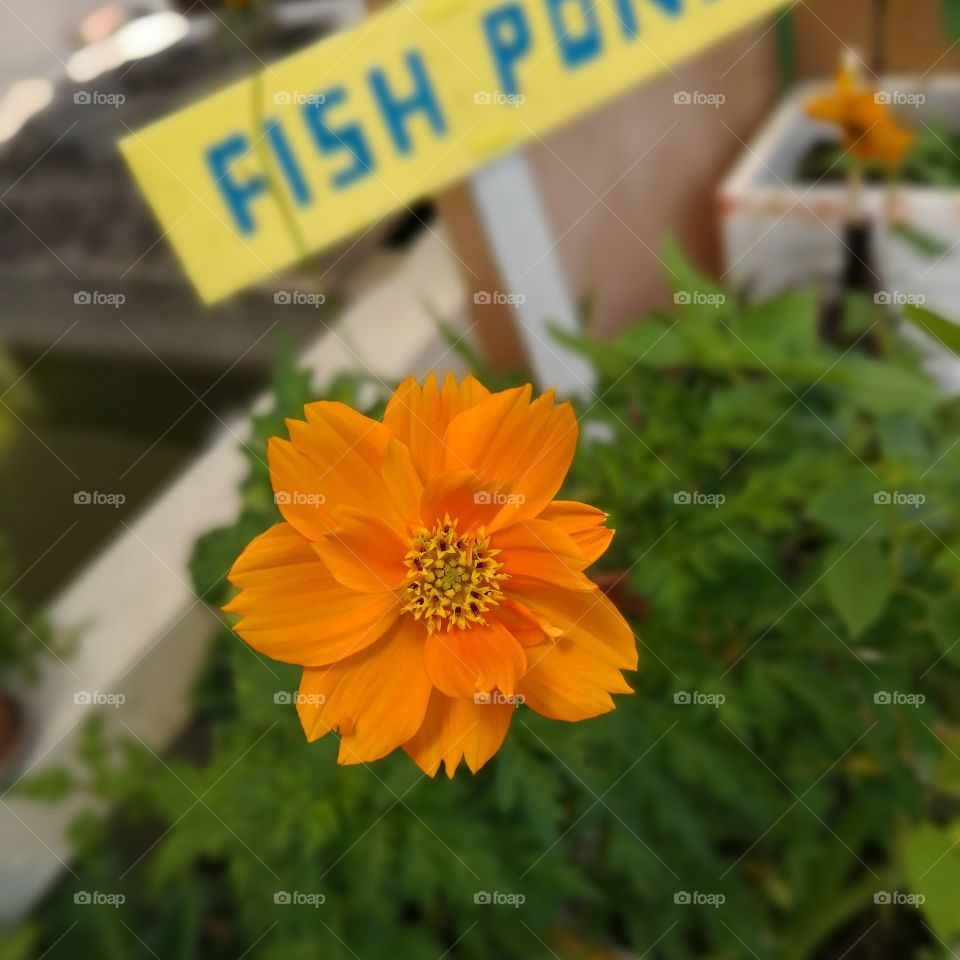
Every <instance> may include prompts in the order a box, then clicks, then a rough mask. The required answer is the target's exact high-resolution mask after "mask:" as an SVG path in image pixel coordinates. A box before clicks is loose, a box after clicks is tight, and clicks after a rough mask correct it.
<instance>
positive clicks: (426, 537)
mask: <svg viewBox="0 0 960 960" xmlns="http://www.w3.org/2000/svg"><path fill="white" fill-rule="evenodd" d="M499 553H500V551H499V550H491V549H490V538H489V537H488V536H487V534H486V533H485V532H484V529H483V527H480V528H479V529H477V530H476V531H475V532H473V533H469V534H461V533H459V532H458V531H457V521H456V520H451V519H450V516H449V514H448V515H447V516H445V517H444V518H443V520H441V521H438V523H437V525H436V527H434V529H433V530H428V529H427V528H426V527H424V528H422V529H421V530H420V531H419V532H418V533H417V535H416V536H415V537H414V538H413V542H412V543H411V549H410V552H409V553H408V554H407V556H406V558H405V561H404V562H405V563H406V565H407V585H406V597H405V600H406V603H405V604H404V608H403V609H404V610H405V611H407V612H409V613H412V614H413V616H414V618H415V619H417V620H420V619H421V618H422V619H423V620H424V621H425V622H426V625H427V630H428V631H429V632H430V633H433V632H434V630H438V629H440V628H442V626H443V622H444V621H446V623H447V630H448V631H449V630H452V629H453V628H454V627H459V628H460V629H461V630H463V629H466V628H467V627H468V626H469V625H470V624H471V623H480V624H484V623H486V620H484V619H483V614H484V613H485V612H486V611H487V610H489V609H490V608H491V607H495V606H497V604H498V603H499V602H500V601H501V600H502V599H503V592H502V591H501V590H500V586H499V584H500V581H502V580H506V579H507V574H505V573H501V572H500V568H501V567H502V566H503V564H502V563H498V562H497V560H496V559H495V557H496V556H497V554H499Z"/></svg>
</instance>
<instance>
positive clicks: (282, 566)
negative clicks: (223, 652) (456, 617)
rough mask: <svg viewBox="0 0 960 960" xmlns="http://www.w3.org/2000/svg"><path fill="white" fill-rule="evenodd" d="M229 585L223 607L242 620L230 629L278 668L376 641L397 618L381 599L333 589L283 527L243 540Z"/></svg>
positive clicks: (327, 658) (389, 600)
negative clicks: (232, 588) (230, 595)
mask: <svg viewBox="0 0 960 960" xmlns="http://www.w3.org/2000/svg"><path fill="white" fill-rule="evenodd" d="M229 579H230V582H231V583H233V584H234V585H236V586H238V587H240V588H241V592H240V593H239V594H238V595H237V596H236V597H235V598H234V599H233V601H232V602H231V603H229V604H228V605H227V606H226V607H224V610H225V611H227V612H228V613H236V614H239V615H240V616H242V617H243V619H242V620H241V621H240V622H239V623H238V624H237V625H236V627H234V629H235V630H236V632H237V633H238V634H239V635H240V636H241V637H242V638H243V639H244V640H245V641H246V642H247V643H248V644H250V646H251V647H253V648H254V650H259V651H260V652H261V653H263V654H266V655H267V656H268V657H272V658H273V659H274V660H281V661H283V662H284V663H300V664H304V665H307V666H320V665H322V664H327V663H333V662H334V661H336V660H340V659H341V658H343V657H346V656H349V655H350V654H352V653H356V652H358V651H360V650H362V649H364V648H365V647H366V646H368V645H369V644H371V643H373V641H374V640H376V639H378V638H379V637H380V636H382V635H383V634H384V633H385V632H386V631H387V630H388V629H389V628H390V627H391V626H392V625H393V623H394V621H395V620H396V619H397V617H398V616H399V613H400V606H399V604H398V603H397V602H396V600H395V598H394V597H393V596H391V595H389V594H384V595H383V596H381V597H370V596H364V595H362V594H357V593H354V592H353V591H351V590H347V589H345V588H344V587H343V586H341V584H340V583H338V582H337V581H336V580H335V579H334V578H333V576H332V575H331V574H330V572H329V571H328V570H327V568H326V567H325V566H324V565H323V563H321V562H320V560H319V559H318V557H317V555H316V553H314V551H313V549H312V548H311V546H310V543H309V541H307V540H305V539H304V538H303V537H302V536H301V535H300V534H299V533H297V531H296V530H294V528H293V527H291V526H290V524H288V523H278V524H276V526H273V527H271V528H270V529H269V530H268V531H267V532H266V533H263V534H261V535H260V536H259V537H257V538H256V539H255V540H253V541H251V542H250V543H249V544H248V545H247V548H246V549H245V550H244V551H243V553H242V554H240V556H239V558H238V559H237V561H236V563H234V565H233V569H231V571H230V573H229Z"/></svg>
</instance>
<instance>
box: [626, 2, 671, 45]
mask: <svg viewBox="0 0 960 960" xmlns="http://www.w3.org/2000/svg"><path fill="white" fill-rule="evenodd" d="M652 2H653V4H654V6H657V7H659V8H660V9H661V10H662V11H663V12H664V13H667V14H669V15H670V16H671V17H679V16H680V14H681V13H683V0H652ZM616 6H617V17H618V18H619V20H620V26H621V27H622V28H623V35H624V36H625V37H628V38H630V39H632V38H633V37H635V36H637V34H638V33H639V32H640V30H639V27H638V26H637V11H636V10H635V9H634V0H616Z"/></svg>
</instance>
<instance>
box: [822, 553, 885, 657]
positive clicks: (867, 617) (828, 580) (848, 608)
mask: <svg viewBox="0 0 960 960" xmlns="http://www.w3.org/2000/svg"><path fill="white" fill-rule="evenodd" d="M824 570H825V573H824V578H823V579H824V585H825V587H826V590H827V597H828V598H829V600H830V603H831V604H832V605H833V608H834V610H836V612H837V614H838V615H839V617H840V619H841V620H842V621H843V625H844V626H845V627H846V628H847V632H848V633H849V634H850V636H851V637H853V638H854V639H857V638H858V637H860V636H861V635H862V634H863V633H864V631H865V630H867V629H868V628H869V627H870V626H872V625H873V624H874V623H876V622H877V620H878V619H879V618H880V615H881V614H882V613H883V611H884V609H885V608H886V606H887V601H888V600H889V598H890V588H891V582H890V564H889V563H888V562H887V557H886V556H885V554H884V553H883V550H882V549H881V547H880V545H879V544H877V543H876V542H875V541H873V540H867V539H863V540H860V541H859V542H858V543H856V544H855V545H854V546H853V547H849V546H847V545H846V544H836V545H835V546H834V547H833V548H832V549H830V550H828V551H827V553H826V555H825V556H824Z"/></svg>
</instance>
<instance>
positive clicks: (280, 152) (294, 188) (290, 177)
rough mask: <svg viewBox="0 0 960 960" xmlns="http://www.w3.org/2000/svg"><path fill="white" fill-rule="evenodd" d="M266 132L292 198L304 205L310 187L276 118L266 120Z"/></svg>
mask: <svg viewBox="0 0 960 960" xmlns="http://www.w3.org/2000/svg"><path fill="white" fill-rule="evenodd" d="M266 134H267V142H268V143H269V144H270V146H271V147H273V152H274V154H275V155H276V158H277V162H278V163H279V164H280V169H281V170H282V171H283V175H284V177H285V178H286V181H287V184H288V185H289V187H290V192H291V193H292V194H293V199H294V200H296V201H297V205H298V206H300V207H305V206H306V205H307V204H308V203H309V202H310V188H309V187H308V186H307V181H306V180H304V179H303V173H302V172H301V171H300V165H299V164H298V163H297V161H296V158H295V157H294V155H293V151H292V150H291V149H290V144H289V142H288V141H287V137H286V134H285V133H284V132H283V127H281V126H280V124H279V123H277V121H276V120H268V121H267V123H266Z"/></svg>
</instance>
